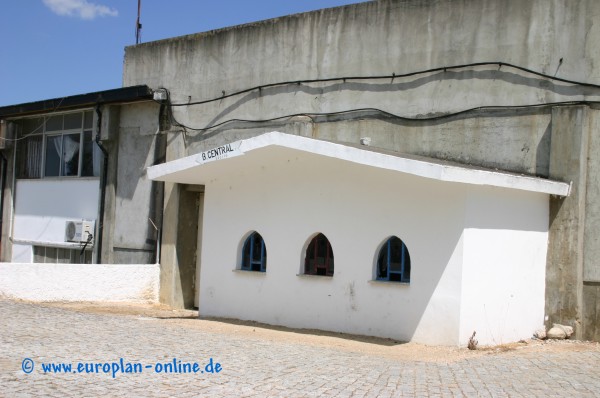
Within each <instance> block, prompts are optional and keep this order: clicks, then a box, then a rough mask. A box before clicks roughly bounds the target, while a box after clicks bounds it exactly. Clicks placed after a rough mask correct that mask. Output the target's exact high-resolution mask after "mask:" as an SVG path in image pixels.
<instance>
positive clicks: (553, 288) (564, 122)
mask: <svg viewBox="0 0 600 398" xmlns="http://www.w3.org/2000/svg"><path fill="white" fill-rule="evenodd" d="M589 128H590V126H589V108H588V107H587V106H572V107H556V108H554V109H553V110H552V137H551V145H550V167H549V175H550V178H551V179H556V180H560V181H565V182H572V188H571V195H570V196H568V197H567V198H558V197H552V198H551V199H550V231H549V241H548V258H547V267H546V315H547V316H548V319H547V322H546V326H551V324H552V323H560V324H564V325H570V326H573V327H574V329H575V338H578V339H580V338H582V336H583V331H582V306H583V262H584V231H585V220H586V188H587V159H588V150H589V136H590V132H589Z"/></svg>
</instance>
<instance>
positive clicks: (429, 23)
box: [123, 0, 600, 338]
mask: <svg viewBox="0 0 600 398" xmlns="http://www.w3.org/2000/svg"><path fill="white" fill-rule="evenodd" d="M599 18H600V2H598V1H596V0H580V1H570V0H529V1H521V0H452V1H451V0H380V1H375V2H368V3H361V4H356V5H350V6H346V7H341V8H334V9H327V10H321V11H316V12H311V13H306V14H299V15H292V16H288V17H283V18H278V19H274V20H269V21H263V22H259V23H254V24H248V25H243V26H238V27H232V28H228V29H223V30H219V31H212V32H206V33H200V34H197V35H189V36H184V37H179V38H174V39H168V40H163V41H159V42H152V43H144V44H142V45H138V46H132V47H128V48H126V54H125V65H124V75H123V76H124V77H123V81H124V84H125V85H132V84H148V85H150V86H152V87H154V88H158V87H166V88H168V89H169V91H170V95H171V100H172V102H173V103H176V104H180V105H184V106H177V107H173V113H174V116H175V118H176V119H177V121H178V122H180V123H183V124H185V125H186V126H188V127H195V128H207V127H211V126H214V125H216V124H219V123H223V122H228V121H231V120H232V119H249V120H267V119H272V118H280V119H276V120H271V121H269V122H263V123H249V122H239V121H238V122H233V123H225V124H223V125H221V126H220V127H218V128H213V129H209V130H191V129H186V132H183V129H181V128H179V127H177V126H176V125H173V128H172V129H171V130H170V132H169V134H168V142H169V146H172V147H173V148H177V149H176V150H175V149H174V150H173V151H171V152H172V153H175V152H180V153H179V156H184V155H186V154H192V153H197V152H200V151H202V150H205V149H208V148H211V147H215V146H218V145H220V144H222V143H224V142H231V141H235V140H238V139H240V138H245V137H249V136H254V135H257V134H260V133H262V132H266V131H272V130H278V131H283V132H287V133H290V134H300V135H305V136H311V137H316V138H324V139H330V140H334V141H341V142H349V143H357V142H358V141H359V139H360V137H364V136H368V137H371V139H372V141H371V142H372V144H371V145H372V146H375V147H380V148H386V149H393V150H397V151H400V152H405V153H412V154H419V155H427V156H432V157H436V158H442V159H451V160H456V161H459V162H463V163H468V164H475V165H480V166H485V167H491V168H498V169H501V170H507V171H514V172H518V173H524V174H531V175H538V176H543V177H552V178H555V179H560V180H562V181H566V182H571V181H573V182H574V186H575V189H574V195H572V196H571V197H569V198H567V199H555V198H554V199H551V204H550V212H551V217H550V220H549V223H550V226H551V228H550V242H549V246H548V247H549V251H548V256H547V258H548V272H547V289H546V295H547V299H546V311H547V315H548V323H551V322H561V323H565V324H569V325H571V326H574V327H575V329H576V336H577V337H579V338H582V337H583V336H584V335H586V336H591V335H594V336H597V335H598V331H599V330H600V326H599V324H598V322H597V315H596V314H597V313H598V310H597V308H598V304H597V303H598V302H600V297H598V296H594V293H593V292H595V291H597V287H596V286H595V285H593V284H594V283H597V282H598V280H597V279H598V278H597V277H598V275H599V273H600V271H598V270H599V269H600V265H598V264H597V261H596V260H595V259H596V258H597V257H598V256H597V255H596V254H597V252H598V251H600V243H598V242H597V240H596V239H594V238H593V236H595V235H597V234H596V232H597V231H596V227H595V226H596V225H597V223H596V222H595V221H594V220H596V218H598V217H596V213H598V214H600V211H599V210H598V209H600V205H598V203H600V201H599V200H598V189H597V186H598V184H597V181H598V178H599V177H598V176H599V175H600V174H599V173H598V172H599V171H600V169H599V168H598V167H597V165H598V164H600V163H599V162H598V160H597V159H596V157H597V155H596V153H599V152H598V151H595V150H594V148H596V146H597V144H598V143H597V142H596V141H597V138H596V136H597V133H595V132H597V131H598V116H597V110H596V109H595V106H587V107H586V110H582V111H581V112H583V113H582V114H581V115H582V118H583V119H577V118H573V117H570V116H568V115H566V114H563V111H560V110H554V111H553V110H552V108H551V107H550V106H543V107H533V108H508V109H507V108H489V107H495V106H501V107H506V106H522V105H539V104H549V103H555V102H561V101H598V100H599V99H600V90H599V89H598V88H597V87H590V86H587V87H584V86H580V85H574V84H569V83H565V82H560V81H556V80H551V79H548V78H545V77H542V76H538V75H535V74H532V73H529V72H527V71H523V70H519V69H516V68H511V67H509V66H502V67H499V66H498V65H486V66H468V67H464V68H459V69H447V70H438V71H435V72H430V73H425V74H417V75H412V76H407V77H396V78H394V79H391V78H389V79H379V80H373V79H363V80H343V79H341V78H343V77H349V76H377V75H391V74H392V73H394V74H396V75H399V74H405V73H410V72H418V71H423V70H427V69H429V68H441V67H445V66H452V65H464V64H469V63H478V62H485V61H501V62H506V63H510V64H514V65H517V66H521V67H525V68H529V69H531V70H534V71H538V72H541V73H545V74H547V75H551V76H556V77H558V78H563V79H571V80H577V81H583V82H590V83H595V84H599V83H600V53H599V52H598V51H597V48H598V44H599V43H598V40H599V39H598V38H599V37H600V24H598V23H596V21H597V20H598V19H599ZM317 78H340V80H334V81H329V82H322V83H302V84H296V83H293V81H296V80H299V79H317ZM286 82H288V83H286ZM290 82H292V83H290ZM273 83H282V84H279V85H276V86H273V87H266V88H263V89H261V90H253V91H249V92H246V93H243V94H240V95H235V96H232V97H227V98H222V99H218V98H219V97H222V96H224V95H228V94H231V93H233V92H236V91H239V90H244V89H248V88H250V87H254V86H261V85H266V84H273ZM209 99H218V100H217V101H212V102H208V103H205V104H198V105H189V106H185V104H188V103H190V102H191V103H193V102H195V101H204V100H209ZM480 107H484V108H483V109H481V108H480ZM485 107H488V108H485ZM584 107H585V106H584ZM359 108H361V109H362V108H369V110H363V111H358V112H357V111H352V110H355V109H359ZM371 108H376V109H378V110H381V111H385V112H387V113H382V112H381V111H378V110H374V109H371ZM471 108H478V109H479V110H478V111H474V112H467V113H463V114H458V115H454V116H448V117H445V118H442V119H434V120H422V119H423V118H431V117H436V116H447V115H449V114H451V113H453V112H459V111H462V110H466V109H471ZM561 108H562V107H561ZM348 111H350V112H348ZM330 112H343V113H338V114H335V115H329V116H318V115H313V116H311V117H307V116H306V115H304V116H302V115H298V116H295V117H289V118H287V117H285V116H286V115H295V114H305V113H330ZM564 112H566V113H567V114H568V113H570V112H571V111H570V110H565V111H564ZM390 114H394V115H399V116H405V117H408V118H411V119H410V120H407V119H401V118H397V117H393V116H391V115H390ZM281 117H283V118H281ZM413 119H416V120H413ZM419 119H421V120H419ZM570 131H576V132H577V134H575V136H573V137H571V136H570ZM569 139H572V140H574V142H569ZM579 142H581V143H583V145H582V146H581V145H580V146H579V147H578V146H577V145H579V144H578V143H579ZM561 143H564V144H565V145H563V144H561ZM588 146H589V148H588ZM167 152H169V150H167ZM586 154H589V156H588V155H586ZM588 158H589V160H587V161H586V159H588ZM578 162H579V163H578ZM563 166H565V167H563ZM576 185H578V186H576ZM174 203H176V202H174ZM173 213H174V214H177V212H176V211H173ZM588 217H589V220H588ZM165 224H166V225H167V226H168V225H169V224H171V221H168V220H167V221H166V223H165ZM163 265H164V266H167V265H166V264H163ZM584 275H585V277H584ZM584 280H585V281H584ZM584 282H585V283H586V285H585V289H584ZM590 284H592V285H590ZM584 290H585V292H584ZM584 302H585V303H587V304H585V305H584ZM584 324H585V325H588V326H587V327H588V328H591V329H590V332H585V331H584V330H583V329H584V328H583V327H582V325H584Z"/></svg>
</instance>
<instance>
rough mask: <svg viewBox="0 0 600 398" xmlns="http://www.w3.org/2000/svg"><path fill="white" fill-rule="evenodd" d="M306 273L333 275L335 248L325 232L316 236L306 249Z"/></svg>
mask: <svg viewBox="0 0 600 398" xmlns="http://www.w3.org/2000/svg"><path fill="white" fill-rule="evenodd" d="M304 273H305V274H308V275H325V276H333V250H332V249H331V244H330V243H329V240H328V239H327V238H326V237H325V235H323V234H321V233H320V234H318V235H317V236H315V237H314V238H313V239H312V240H311V241H310V243H309V244H308V248H307V249H306V257H305V261H304Z"/></svg>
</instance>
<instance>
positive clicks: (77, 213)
mask: <svg viewBox="0 0 600 398" xmlns="http://www.w3.org/2000/svg"><path fill="white" fill-rule="evenodd" d="M98 196H99V181H98V179H97V178H77V179H67V178H65V179H40V180H17V183H16V198H15V212H14V229H13V236H12V238H13V241H14V242H15V243H16V245H15V246H14V249H13V258H12V261H13V262H31V261H32V258H31V257H32V255H31V247H32V242H37V243H38V244H40V245H63V246H65V247H67V246H69V244H66V243H65V241H64V240H65V222H66V221H67V220H75V219H88V220H95V219H96V218H97V215H98ZM75 246H77V245H75Z"/></svg>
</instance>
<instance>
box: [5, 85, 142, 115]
mask: <svg viewBox="0 0 600 398" xmlns="http://www.w3.org/2000/svg"><path fill="white" fill-rule="evenodd" d="M152 98H153V94H152V89H151V88H150V87H148V86H146V85H141V86H130V87H121V88H115V89H112V90H104V91H96V92H93V93H87V94H78V95H72V96H68V97H62V98H53V99H47V100H42V101H36V102H27V103H24V104H17V105H8V106H3V107H0V119H3V118H9V117H19V116H27V115H33V114H42V113H48V112H57V111H64V110H70V109H77V108H86V107H90V106H95V105H97V104H111V103H125V102H135V101H147V100H151V99H152Z"/></svg>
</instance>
